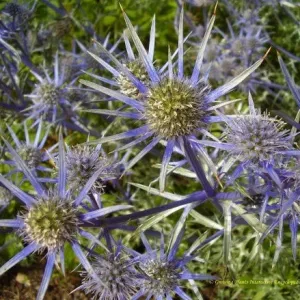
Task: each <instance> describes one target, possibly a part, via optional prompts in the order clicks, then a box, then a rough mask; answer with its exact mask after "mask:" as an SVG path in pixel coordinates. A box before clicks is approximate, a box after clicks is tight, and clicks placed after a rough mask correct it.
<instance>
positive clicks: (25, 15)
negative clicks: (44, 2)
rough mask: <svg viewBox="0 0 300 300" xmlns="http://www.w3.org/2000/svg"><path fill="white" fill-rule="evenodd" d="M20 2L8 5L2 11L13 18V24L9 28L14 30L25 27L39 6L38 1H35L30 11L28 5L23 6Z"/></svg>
mask: <svg viewBox="0 0 300 300" xmlns="http://www.w3.org/2000/svg"><path fill="white" fill-rule="evenodd" d="M18 2H19V1H18V0H13V1H12V2H9V3H7V4H6V5H5V6H4V8H3V9H2V11H1V12H2V13H4V14H6V15H7V16H9V17H11V18H12V23H11V24H10V25H9V27H11V28H12V29H13V30H19V29H20V28H21V27H22V25H23V26H24V24H25V23H26V21H27V20H28V19H29V17H30V16H31V14H32V12H33V10H34V9H35V6H36V4H37V0H35V1H34V3H33V4H32V6H31V8H30V9H29V8H28V5H23V4H20V3H18ZM21 30H22V28H21Z"/></svg>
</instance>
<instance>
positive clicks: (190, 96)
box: [81, 10, 264, 194]
mask: <svg viewBox="0 0 300 300" xmlns="http://www.w3.org/2000/svg"><path fill="white" fill-rule="evenodd" d="M124 17H125V21H126V24H127V27H128V31H129V33H130V35H131V37H132V40H133V42H134V44H135V46H136V49H137V51H138V53H139V58H138V59H139V60H140V61H142V63H143V65H144V68H145V69H146V71H147V73H148V76H149V83H147V84H145V83H143V81H142V80H141V79H140V78H138V77H136V76H135V75H134V74H133V73H131V72H130V70H129V69H128V68H127V67H126V65H125V66H124V65H123V64H122V63H121V62H119V61H118V59H117V58H115V57H114V56H113V55H112V54H111V53H109V52H108V51H106V50H105V48H104V47H103V46H101V45H100V44H99V47H100V48H102V51H103V52H105V53H106V54H107V55H108V57H109V58H110V59H111V61H112V62H113V63H114V64H115V65H116V67H117V69H116V68H114V67H113V66H111V65H108V64H107V63H105V62H104V61H103V60H102V59H101V58H99V57H95V56H93V57H95V59H96V60H97V61H98V62H99V63H101V64H102V65H103V66H104V67H105V68H106V69H107V70H108V71H110V72H111V73H112V74H113V76H114V77H115V78H120V76H124V74H125V75H126V76H127V77H128V79H129V80H130V81H131V82H132V84H133V85H134V86H135V87H136V88H137V89H138V91H139V93H138V97H136V98H130V97H128V95H127V94H124V92H122V90H120V91H116V90H113V89H111V88H106V87H104V86H101V85H97V84H95V83H92V82H88V81H83V80H82V81H81V82H82V83H84V84H85V85H87V86H90V87H92V88H94V89H96V90H98V91H100V92H102V93H104V94H106V95H108V96H111V97H113V98H115V99H118V100H120V101H121V102H123V103H125V104H127V106H126V107H128V106H130V107H131V108H132V109H134V110H135V111H132V110H126V111H122V110H118V111H108V110H101V109H97V110H95V111H94V112H95V113H99V114H107V115H116V116H123V117H128V118H132V119H138V120H139V119H141V120H142V121H143V122H144V125H143V126H141V127H139V128H137V129H132V130H129V131H128V132H124V133H121V134H117V135H115V136H110V137H104V138H102V139H100V140H97V141H93V143H98V142H100V143H102V142H106V141H113V140H121V139H128V138H134V137H136V138H137V139H136V140H135V141H133V142H130V143H129V144H127V145H126V146H124V147H122V149H126V148H129V147H132V146H134V145H136V144H138V143H140V142H142V141H145V140H147V139H151V141H150V143H149V144H148V145H147V146H146V147H145V148H144V149H143V150H142V151H141V152H140V153H139V154H138V155H136V157H135V158H133V159H132V160H131V161H130V162H129V164H128V168H131V167H132V166H133V165H134V164H135V163H137V162H138V161H139V160H140V159H141V158H142V157H143V156H145V155H146V154H147V153H148V152H149V151H151V150H152V149H153V147H154V146H155V145H156V144H158V143H159V142H160V141H161V140H167V146H166V150H165V154H164V157H163V162H162V167H161V175H160V188H161V190H163V189H164V184H165V177H166V169H167V165H168V163H169V161H170V158H171V155H172V152H173V149H174V147H175V146H179V147H181V148H184V152H185V154H186V156H187V159H188V161H189V162H190V163H191V164H192V166H193V168H194V169H195V170H196V173H197V175H198V178H199V180H200V181H201V183H202V185H203V187H204V189H205V190H207V191H208V192H209V193H210V194H213V191H212V188H211V187H210V186H209V184H208V181H207V179H206V178H205V175H204V173H203V170H202V167H201V166H200V165H199V163H198V162H197V159H196V158H195V154H194V153H192V152H193V151H194V149H193V147H192V146H191V145H190V141H189V140H190V137H192V136H193V135H194V134H196V133H197V132H199V131H200V132H203V131H205V129H206V127H207V125H208V124H209V123H212V122H214V121H216V120H219V118H218V117H217V118H215V117H213V116H211V112H212V110H214V109H215V108H216V107H214V106H213V105H212V103H213V102H214V101H215V100H216V99H218V98H220V97H221V96H223V95H225V94H227V93H228V92H229V91H230V90H232V89H233V88H234V87H235V86H237V85H238V84H239V83H240V82H242V81H243V80H244V79H245V78H246V77H247V76H248V75H250V74H251V73H252V72H253V71H254V70H255V69H257V68H258V67H259V66H260V64H261V63H262V62H263V59H264V58H262V59H260V60H258V61H257V62H256V63H255V64H254V65H253V66H251V67H249V68H248V69H246V70H245V71H243V72H242V73H241V74H240V75H238V76H237V77H235V78H234V79H232V80H231V81H229V82H228V83H226V84H224V85H223V86H221V87H219V88H217V89H215V90H211V88H210V86H209V84H208V83H207V80H206V78H205V77H203V78H200V69H201V66H202V61H203V56H204V51H205V48H206V44H207V41H208V39H209V36H210V33H211V30H212V27H213V24H214V20H215V15H213V17H212V18H211V20H210V22H209V24H208V28H207V31H206V33H205V35H204V38H203V41H202V44H201V47H200V48H199V52H198V56H197V59H196V63H195V66H194V69H193V72H192V75H191V76H190V77H188V76H187V75H184V59H183V58H184V57H183V56H184V51H183V43H184V38H183V10H182V12H181V16H180V26H179V36H178V49H177V51H176V52H175V53H176V54H177V53H178V73H176V72H175V69H174V65H173V62H172V60H173V58H174V55H173V56H172V55H171V53H170V52H169V60H168V62H167V64H166V65H165V66H164V67H162V68H161V69H159V70H156V69H155V67H154V64H153V59H152V58H153V54H154V39H155V19H153V22H152V27H151V37H150V45H149V51H148V52H147V51H146V50H145V48H144V46H143V44H142V42H141V41H140V39H139V37H138V35H137V33H136V31H135V29H134V27H133V25H132V24H131V22H130V20H129V19H128V17H127V15H126V14H125V13H124ZM125 42H126V40H125ZM128 44H129V43H127V42H126V45H127V46H128ZM130 49H131V48H130ZM129 52H130V53H133V51H132V49H131V51H129ZM164 69H167V70H168V71H164ZM102 81H104V80H102ZM106 82H107V81H106ZM134 94H137V93H134ZM141 99H142V100H141ZM225 104H226V103H225ZM225 104H224V105H225ZM219 106H220V105H219ZM219 106H218V107H219ZM89 112H93V111H92V110H89Z"/></svg>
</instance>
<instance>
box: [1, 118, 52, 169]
mask: <svg viewBox="0 0 300 300" xmlns="http://www.w3.org/2000/svg"><path fill="white" fill-rule="evenodd" d="M6 126H7V129H8V131H9V134H10V136H11V138H12V139H13V141H14V143H15V147H14V148H15V150H16V152H17V153H18V154H19V155H20V157H21V158H22V160H23V161H24V162H25V163H26V165H27V166H28V167H29V169H31V170H39V171H51V169H49V168H46V167H45V166H43V165H42V163H43V162H45V161H47V160H48V159H49V156H48V154H47V152H46V151H44V150H43V148H44V145H45V143H46V141H47V138H48V133H49V130H50V127H48V129H46V131H45V133H44V134H43V135H42V130H43V122H40V123H39V125H38V126H37V131H36V135H35V137H34V140H33V141H32V140H31V139H30V135H29V130H28V127H27V124H26V122H24V126H23V127H24V134H25V141H22V140H20V139H19V138H18V137H17V135H16V134H15V132H14V130H13V129H12V128H11V127H10V126H9V125H6ZM48 151H49V152H51V149H48ZM4 163H7V164H12V165H16V167H17V168H18V165H17V164H16V163H15V161H14V160H8V161H4Z"/></svg>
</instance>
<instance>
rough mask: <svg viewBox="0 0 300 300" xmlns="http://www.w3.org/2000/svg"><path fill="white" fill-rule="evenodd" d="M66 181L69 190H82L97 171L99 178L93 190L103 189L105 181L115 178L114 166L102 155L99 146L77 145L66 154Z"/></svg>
mask: <svg viewBox="0 0 300 300" xmlns="http://www.w3.org/2000/svg"><path fill="white" fill-rule="evenodd" d="M66 168H67V181H68V184H69V186H70V188H72V189H73V188H75V189H80V188H82V187H83V186H84V185H85V184H86V183H87V181H88V180H89V179H90V178H91V176H92V175H93V174H94V173H95V172H96V171H99V170H102V172H101V173H100V174H99V178H98V179H97V180H96V181H95V183H94V185H93V188H94V189H97V190H98V191H99V190H101V189H103V187H104V184H105V182H106V181H108V180H111V179H114V178H115V177H116V176H117V170H116V166H115V165H114V164H113V162H112V161H111V160H110V159H109V158H107V157H106V156H105V155H104V152H103V150H102V149H101V145H98V146H97V147H94V146H91V145H77V146H74V147H71V148H69V149H68V150H67V153H66Z"/></svg>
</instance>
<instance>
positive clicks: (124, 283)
mask: <svg viewBox="0 0 300 300" xmlns="http://www.w3.org/2000/svg"><path fill="white" fill-rule="evenodd" d="M110 248H111V249H107V253H106V254H105V255H101V256H100V255H94V258H93V262H92V266H93V269H94V270H95V272H96V274H97V275H98V278H99V279H98V280H95V278H93V277H92V276H91V275H90V274H89V273H87V272H84V273H83V274H82V275H83V276H84V278H83V280H82V285H81V286H80V287H79V288H78V289H83V290H84V291H85V293H86V294H87V295H90V296H91V297H92V298H91V299H93V300H98V299H105V300H121V299H124V300H125V299H131V298H132V296H133V295H134V294H136V292H137V290H138V288H139V287H140V283H141V281H142V280H141V275H140V274H139V273H138V271H137V270H136V268H135V264H136V263H137V261H136V260H135V259H134V258H130V257H129V255H128V254H126V253H125V251H124V250H123V247H122V245H121V244H120V243H118V244H117V245H116V247H110Z"/></svg>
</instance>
